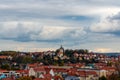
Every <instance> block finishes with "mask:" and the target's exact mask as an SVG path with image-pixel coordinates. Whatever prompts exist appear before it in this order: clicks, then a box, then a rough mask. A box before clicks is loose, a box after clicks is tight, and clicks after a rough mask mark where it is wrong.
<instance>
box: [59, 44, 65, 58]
mask: <svg viewBox="0 0 120 80" xmlns="http://www.w3.org/2000/svg"><path fill="white" fill-rule="evenodd" d="M58 56H59V57H63V56H64V48H63V47H62V45H61V47H60V48H59V52H58Z"/></svg>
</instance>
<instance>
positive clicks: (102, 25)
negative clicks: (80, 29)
mask: <svg viewBox="0 0 120 80" xmlns="http://www.w3.org/2000/svg"><path fill="white" fill-rule="evenodd" d="M115 15H118V14H115ZM115 15H112V16H110V17H109V16H107V17H106V18H103V19H101V20H100V22H98V23H94V24H93V25H92V26H91V27H90V29H91V31H93V32H118V31H120V26H119V25H120V19H112V18H113V17H114V16H115ZM119 16H120V15H119ZM119 16H118V18H119Z"/></svg>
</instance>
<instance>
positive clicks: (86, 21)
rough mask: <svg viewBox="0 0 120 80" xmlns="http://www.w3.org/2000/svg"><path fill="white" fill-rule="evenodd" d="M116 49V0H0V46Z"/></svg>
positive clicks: (119, 36)
mask: <svg viewBox="0 0 120 80" xmlns="http://www.w3.org/2000/svg"><path fill="white" fill-rule="evenodd" d="M61 44H62V45H63V46H64V48H65V49H67V48H68V49H89V50H92V51H96V52H120V1H119V0H0V49H1V50H16V51H43V50H54V49H57V48H59V47H60V45H61Z"/></svg>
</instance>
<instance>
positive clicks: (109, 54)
mask: <svg viewBox="0 0 120 80" xmlns="http://www.w3.org/2000/svg"><path fill="white" fill-rule="evenodd" d="M99 54H105V55H106V56H115V57H117V56H120V53H99Z"/></svg>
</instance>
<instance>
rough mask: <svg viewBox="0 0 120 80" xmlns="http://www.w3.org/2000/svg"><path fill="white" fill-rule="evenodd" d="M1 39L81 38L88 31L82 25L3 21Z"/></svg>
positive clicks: (0, 31)
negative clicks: (68, 25)
mask: <svg viewBox="0 0 120 80" xmlns="http://www.w3.org/2000/svg"><path fill="white" fill-rule="evenodd" d="M1 25H2V28H1V30H0V33H1V34H0V35H1V36H0V38H1V39H10V40H16V41H24V40H25V41H32V40H35V41H39V40H48V41H49V40H60V39H67V38H68V39H70V40H72V39H73V38H75V39H79V38H80V37H81V36H83V35H85V34H86V32H85V31H84V29H83V28H82V27H65V26H41V24H39V23H38V22H17V21H16V22H15V21H14V22H4V23H1Z"/></svg>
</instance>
